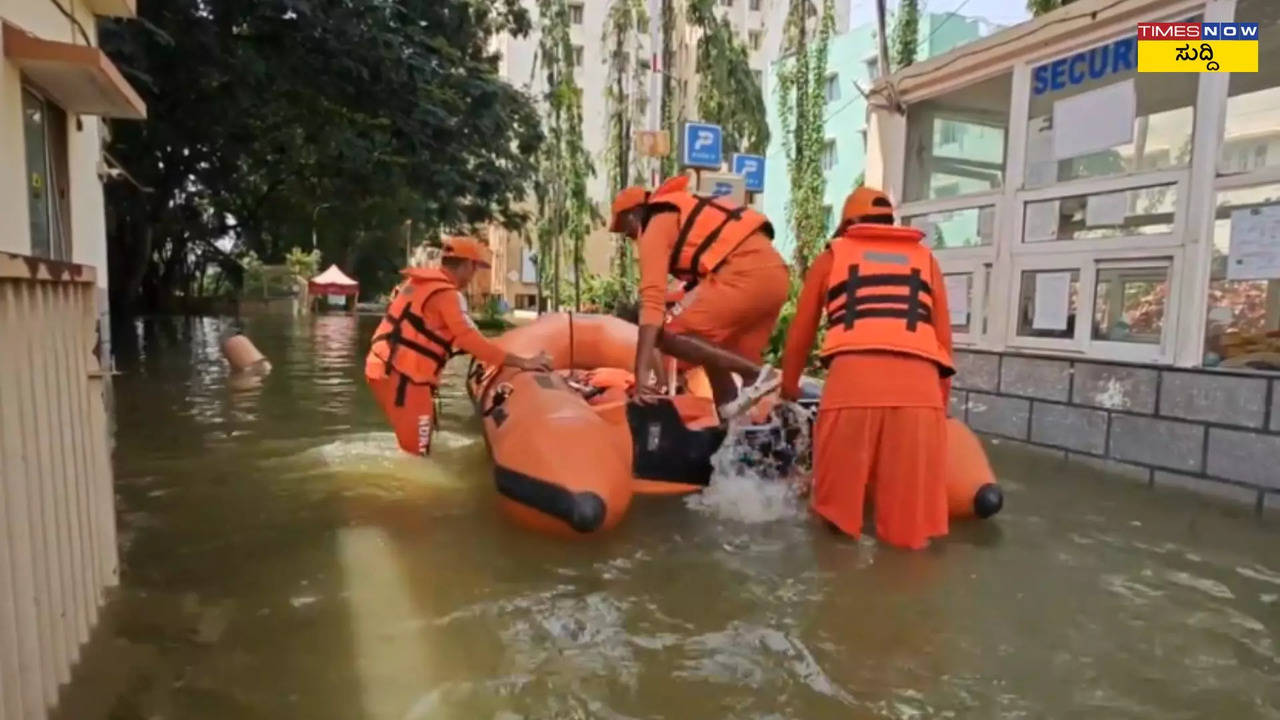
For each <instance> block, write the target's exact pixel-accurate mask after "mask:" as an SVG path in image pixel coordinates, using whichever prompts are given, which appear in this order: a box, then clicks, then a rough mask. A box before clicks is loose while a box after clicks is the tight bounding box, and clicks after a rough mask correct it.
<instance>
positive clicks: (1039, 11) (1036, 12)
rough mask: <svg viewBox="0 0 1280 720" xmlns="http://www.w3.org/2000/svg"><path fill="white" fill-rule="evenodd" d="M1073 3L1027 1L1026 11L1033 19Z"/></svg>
mask: <svg viewBox="0 0 1280 720" xmlns="http://www.w3.org/2000/svg"><path fill="white" fill-rule="evenodd" d="M1073 2H1075V0H1027V9H1028V10H1030V11H1031V15H1032V16H1033V17H1040V16H1041V15H1044V14H1045V13H1048V12H1053V11H1054V10H1057V9H1058V8H1060V7H1064V6H1066V5H1070V4H1071V3H1073Z"/></svg>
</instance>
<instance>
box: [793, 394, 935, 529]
mask: <svg viewBox="0 0 1280 720" xmlns="http://www.w3.org/2000/svg"><path fill="white" fill-rule="evenodd" d="M946 423H947V418H946V413H945V412H944V411H943V410H941V409H938V408H929V407H847V408H837V409H829V410H821V411H819V413H818V422H817V424H816V425H815V427H814V438H813V448H814V451H813V452H814V478H813V494H812V496H811V503H812V505H813V509H814V511H815V512H817V513H818V514H819V515H821V516H822V517H823V518H826V519H827V520H828V521H830V522H831V523H832V524H833V525H835V526H836V527H837V528H839V529H840V530H841V531H842V532H845V533H847V534H849V535H852V536H853V537H858V536H859V535H860V534H861V533H862V523H863V517H864V512H863V503H864V501H865V499H866V496H867V494H868V493H870V494H871V498H872V505H873V507H874V511H875V527H876V537H877V538H878V539H879V540H880V541H881V542H883V543H886V544H888V545H894V546H896V547H902V548H910V549H912V550H918V549H921V548H923V547H925V546H926V545H928V544H929V539H930V538H934V537H941V536H943V535H946V534H947V488H946V481H945V478H944V475H943V473H944V472H945V458H946V441H947V440H946V438H947V424H946Z"/></svg>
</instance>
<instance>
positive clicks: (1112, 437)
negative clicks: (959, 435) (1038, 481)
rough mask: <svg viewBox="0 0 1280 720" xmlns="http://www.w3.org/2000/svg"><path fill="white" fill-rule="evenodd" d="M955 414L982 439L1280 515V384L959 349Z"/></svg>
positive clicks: (1266, 379) (1259, 378)
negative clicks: (1278, 510)
mask: <svg viewBox="0 0 1280 720" xmlns="http://www.w3.org/2000/svg"><path fill="white" fill-rule="evenodd" d="M956 364H957V371H958V372H957V376H956V379H955V381H954V383H953V389H952V396H951V409H952V414H953V415H956V416H957V417H962V418H964V420H965V421H966V422H967V423H968V424H969V425H970V427H972V428H973V429H974V430H975V431H977V432H981V433H985V434H988V435H993V436H998V437H1003V438H1008V439H1012V440H1018V441H1021V442H1028V443H1032V444H1034V445H1041V446H1045V447H1049V448H1053V449H1054V450H1055V451H1057V452H1061V453H1062V455H1063V457H1065V458H1068V459H1072V460H1081V461H1084V462H1089V463H1091V464H1094V465H1098V464H1101V465H1103V466H1104V467H1105V468H1106V469H1109V470H1113V471H1118V472H1120V473H1122V474H1124V475H1126V476H1129V477H1133V478H1135V479H1138V480H1141V481H1143V482H1146V483H1149V484H1153V485H1155V486H1156V487H1166V486H1167V487H1178V488H1183V489H1189V490H1193V491H1196V492H1201V493H1205V494H1211V495H1216V496H1221V497H1226V498H1231V499H1234V500H1238V501H1241V502H1244V503H1248V504H1251V505H1253V506H1255V507H1257V508H1259V509H1261V508H1262V507H1263V506H1264V505H1265V506H1267V507H1280V380H1276V379H1272V378H1271V377H1266V376H1261V375H1252V374H1229V373H1224V372H1214V371H1204V370H1182V369H1177V370H1175V369H1172V368H1165V367H1154V366H1140V365H1125V364H1119V363H1113V362H1097V361H1087V360H1067V359H1058V358H1042V357H1030V356H1025V355H1014V354H1004V353H989V352H979V351H960V352H957V353H956Z"/></svg>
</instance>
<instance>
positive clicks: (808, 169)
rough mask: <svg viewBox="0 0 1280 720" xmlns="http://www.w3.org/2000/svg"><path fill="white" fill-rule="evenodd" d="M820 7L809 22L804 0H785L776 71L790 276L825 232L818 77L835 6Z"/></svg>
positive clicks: (828, 0)
mask: <svg viewBox="0 0 1280 720" xmlns="http://www.w3.org/2000/svg"><path fill="white" fill-rule="evenodd" d="M821 7H822V10H821V14H820V15H819V16H818V17H817V19H816V20H817V21H816V23H815V22H813V21H812V20H813V15H814V11H813V9H812V8H813V4H811V2H810V0H791V5H790V7H789V8H788V10H787V18H786V25H785V26H784V48H783V50H784V59H783V60H782V61H781V62H780V64H779V70H778V73H777V80H778V84H777V93H778V115H779V120H780V121H781V125H782V146H783V150H784V152H785V153H786V159H787V174H788V179H789V181H790V190H791V193H790V198H789V200H788V201H787V225H788V226H789V227H790V228H791V231H792V234H793V236H794V237H795V254H794V256H793V262H794V264H795V267H796V269H797V274H796V275H795V277H803V276H804V272H805V270H806V269H808V267H809V263H810V262H811V261H812V260H813V257H814V255H815V254H816V253H817V249H818V248H819V247H820V246H821V244H822V242H823V239H824V238H823V236H824V235H825V232H826V227H825V226H826V217H825V213H824V211H823V209H822V208H823V202H822V200H823V193H824V192H825V190H826V179H825V178H824V176H823V173H822V152H823V146H824V144H825V141H826V138H825V136H824V122H825V118H824V117H823V113H824V112H825V110H826V92H825V90H826V88H825V87H824V83H823V81H824V79H825V77H826V73H827V50H828V47H829V45H830V41H831V34H832V32H833V31H834V29H835V12H834V5H833V2H832V0H821ZM792 291H793V293H794V292H795V291H796V288H794V287H793V288H792Z"/></svg>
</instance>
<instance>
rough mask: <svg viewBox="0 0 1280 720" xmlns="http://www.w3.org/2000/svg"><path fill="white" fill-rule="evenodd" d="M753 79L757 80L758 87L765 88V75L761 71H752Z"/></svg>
mask: <svg viewBox="0 0 1280 720" xmlns="http://www.w3.org/2000/svg"><path fill="white" fill-rule="evenodd" d="M751 77H752V78H753V79H755V81H756V85H758V86H760V87H764V75H763V74H762V73H761V72H760V71H759V70H752V71H751Z"/></svg>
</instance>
